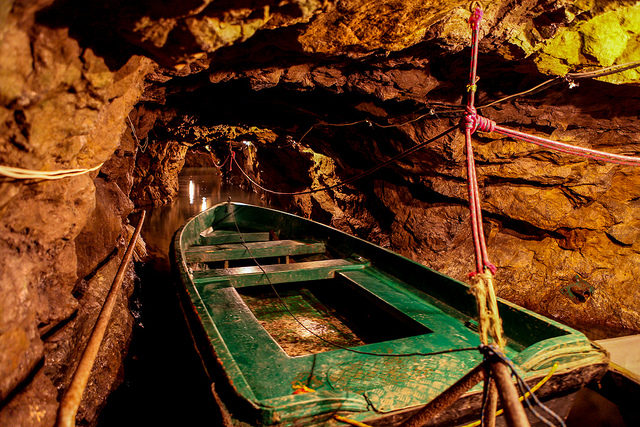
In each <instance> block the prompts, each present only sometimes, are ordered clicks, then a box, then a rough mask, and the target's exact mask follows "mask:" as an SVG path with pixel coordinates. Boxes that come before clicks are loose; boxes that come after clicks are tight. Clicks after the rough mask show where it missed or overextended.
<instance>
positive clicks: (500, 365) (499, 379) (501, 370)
mask: <svg viewBox="0 0 640 427" xmlns="http://www.w3.org/2000/svg"><path fill="white" fill-rule="evenodd" d="M490 364H491V371H492V372H493V378H494V379H495V381H496V385H497V388H498V393H499V394H500V402H502V407H503V408H504V414H505V417H506V418H507V424H508V425H509V426H511V427H530V424H529V419H528V418H527V414H526V413H525V412H524V408H523V407H522V403H521V402H520V400H519V399H518V392H517V391H516V386H515V385H514V384H513V382H512V381H511V374H510V373H509V368H508V367H507V365H505V364H504V362H502V361H491V362H490Z"/></svg>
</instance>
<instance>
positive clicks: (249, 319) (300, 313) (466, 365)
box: [172, 203, 607, 425]
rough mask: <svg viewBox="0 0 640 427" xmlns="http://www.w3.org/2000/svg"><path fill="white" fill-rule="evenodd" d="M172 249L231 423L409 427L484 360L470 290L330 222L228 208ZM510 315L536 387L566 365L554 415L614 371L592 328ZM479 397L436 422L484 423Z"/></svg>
mask: <svg viewBox="0 0 640 427" xmlns="http://www.w3.org/2000/svg"><path fill="white" fill-rule="evenodd" d="M172 253H173V256H174V262H175V267H176V271H177V272H178V273H179V276H180V279H181V284H182V286H181V288H182V291H184V292H182V306H183V308H184V309H185V314H186V317H187V320H188V324H189V325H190V329H191V332H192V334H193V338H194V341H195V343H196V347H197V349H198V352H199V354H200V356H201V358H202V360H203V361H204V365H205V368H206V370H207V372H208V374H209V375H210V377H211V382H212V384H213V386H212V390H214V395H215V396H216V400H217V401H218V403H219V404H220V406H221V408H222V410H223V414H224V417H223V419H224V420H226V421H225V422H227V423H232V424H234V425H245V424H248V425H323V424H334V423H335V424H339V422H338V421H336V420H335V418H334V416H335V415H341V416H345V417H348V418H350V419H352V420H357V421H360V422H365V423H367V424H371V425H391V424H398V423H401V422H402V421H403V420H405V419H407V418H408V417H410V416H411V415H412V413H414V412H415V411H417V410H418V409H419V408H420V407H421V406H423V405H425V404H426V403H427V402H429V401H431V400H432V399H433V398H434V397H436V396H437V395H439V394H440V393H442V392H443V391H444V390H446V389H447V387H449V386H450V385H451V384H453V383H454V382H455V381H457V380H458V379H460V378H461V377H462V376H463V375H464V374H465V373H467V372H469V371H470V370H471V369H473V368H474V367H475V366H477V365H478V364H479V363H481V361H482V356H481V354H480V353H479V352H478V351H477V350H476V349H473V347H477V346H478V345H479V337H478V334H477V323H476V321H475V320H474V317H475V315H476V305H475V300H474V297H473V296H472V295H471V294H470V292H469V289H468V286H467V285H466V284H464V283H461V282H459V281H456V280H454V279H452V278H450V277H447V276H444V275H442V274H440V273H438V272H436V271H433V270H431V269H429V268H426V267H425V266H423V265H420V264H418V263H416V262H413V261H411V260H409V259H407V258H404V257H402V256H400V255H397V254H395V253H393V252H390V251H388V250H386V249H383V248H381V247H378V246H376V245H373V244H371V243H368V242H366V241H363V240H361V239H358V238H355V237H352V236H349V235H347V234H345V233H343V232H340V231H338V230H336V229H334V228H331V227H328V226H326V225H322V224H319V223H317V222H313V221H310V220H308V219H304V218H301V217H298V216H295V215H291V214H288V213H285V212H280V211H277V210H273V209H268V208H263V207H257V206H251V205H245V204H239V203H222V204H219V205H216V206H214V207H212V208H210V209H208V210H206V211H204V212H202V213H200V214H199V215H197V216H195V217H193V218H192V219H190V220H189V221H188V222H187V223H186V224H185V225H184V226H183V227H182V228H181V229H180V230H178V232H177V233H176V236H175V239H174V242H173V251H172ZM256 261H257V262H256ZM258 263H259V264H258ZM276 292H277V293H276ZM499 309H500V313H501V317H502V319H503V323H504V330H505V335H506V336H507V339H508V346H507V348H506V349H505V353H506V355H507V356H508V357H509V358H510V359H511V360H513V362H514V363H515V364H516V366H517V369H518V370H519V371H520V373H521V374H522V376H523V377H524V378H525V380H526V381H527V382H528V383H530V384H532V385H533V384H535V383H537V382H538V381H539V380H540V379H541V378H543V377H545V375H546V374H547V373H549V371H550V369H552V367H553V365H554V364H556V363H557V364H558V367H557V371H556V372H555V374H554V375H553V376H552V377H551V379H549V380H548V381H547V382H546V383H545V384H544V385H543V386H542V387H541V388H540V390H539V391H537V392H536V394H537V395H538V396H539V397H540V398H541V399H543V400H547V401H550V402H552V404H553V402H558V403H557V404H556V406H555V408H556V409H558V408H559V407H561V406H562V405H564V406H568V405H567V404H566V402H564V400H563V399H565V398H566V397H567V396H569V395H570V394H571V393H573V392H575V391H577V390H578V389H580V388H581V387H582V386H583V385H584V384H585V383H587V382H590V381H592V380H594V379H598V378H600V377H601V376H602V375H603V374H604V372H605V371H606V367H607V356H606V352H605V351H604V350H602V349H600V348H598V347H596V346H595V345H593V344H592V343H591V342H590V341H589V340H588V339H587V338H586V337H585V336H584V335H583V334H582V333H580V332H578V331H575V330H573V329H571V328H569V327H567V326H564V325H562V324H560V323H558V322H555V321H553V320H550V319H547V318H545V317H543V316H540V315H538V314H535V313H533V312H531V311H528V310H526V309H523V308H521V307H518V306H516V305H514V304H511V303H509V302H507V301H504V300H500V301H499ZM465 348H472V349H468V350H462V351H455V352H444V353H439V354H428V353H433V352H442V351H449V350H457V349H465ZM370 353H375V354H376V355H374V354H370ZM412 353H420V355H412V356H406V354H412ZM398 354H405V356H394V355H398ZM481 394H482V393H481V386H480V385H478V386H476V387H475V388H473V389H472V390H470V392H468V393H467V394H466V395H465V396H464V397H463V398H462V399H460V400H459V401H458V402H456V404H454V406H453V407H451V408H450V409H449V410H447V411H446V412H445V413H443V414H441V415H440V416H438V417H437V418H436V419H435V420H434V421H433V423H434V424H445V425H453V424H456V423H462V422H465V421H467V420H473V419H474V417H477V415H478V412H479V407H480V404H481ZM563 402H564V403H563ZM552 406H553V405H552ZM567 410H568V407H567Z"/></svg>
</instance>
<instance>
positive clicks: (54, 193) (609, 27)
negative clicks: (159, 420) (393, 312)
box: [0, 0, 640, 425]
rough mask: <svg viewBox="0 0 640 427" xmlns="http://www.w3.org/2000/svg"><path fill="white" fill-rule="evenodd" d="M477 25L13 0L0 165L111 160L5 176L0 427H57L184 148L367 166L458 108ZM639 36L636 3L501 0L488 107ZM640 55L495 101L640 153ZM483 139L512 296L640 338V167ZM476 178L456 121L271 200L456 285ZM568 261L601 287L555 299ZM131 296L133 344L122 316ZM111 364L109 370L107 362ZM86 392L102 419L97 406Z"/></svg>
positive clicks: (453, 11) (253, 162) (323, 167)
mask: <svg viewBox="0 0 640 427" xmlns="http://www.w3.org/2000/svg"><path fill="white" fill-rule="evenodd" d="M468 17H469V4H468V2H456V1H432V2H424V1H413V0H404V1H401V0H386V1H375V2H374V1H364V0H344V1H333V0H326V1H319V0H283V1H277V2H275V1H270V0H240V1H228V0H217V1H211V0H182V1H179V2H178V1H164V2H158V1H152V0H141V1H138V2H131V1H124V0H101V1H95V2H90V3H87V2H81V1H79V0H59V1H52V0H9V1H4V2H2V3H1V4H0V118H1V119H2V120H0V129H1V130H0V141H1V142H0V160H1V164H2V165H8V166H17V167H22V168H29V169H35V170H54V169H69V168H75V167H87V168H88V167H93V166H96V165H99V164H100V163H102V162H105V163H104V165H103V166H102V168H101V170H100V173H99V174H97V175H96V174H95V173H94V174H92V175H83V176H80V177H75V178H69V179H66V180H60V181H51V182H41V181H32V182H16V181H11V180H4V181H2V182H0V190H1V191H0V215H1V216H2V220H1V221H0V227H2V232H1V233H0V256H2V259H3V261H2V265H1V267H2V268H0V355H1V356H0V400H3V401H4V402H5V403H4V404H3V405H4V406H3V408H2V409H1V410H0V424H4V423H8V424H15V423H16V422H15V420H17V419H21V418H20V417H26V418H24V419H27V418H28V419H31V418H29V417H32V418H33V417H34V415H33V414H34V413H37V414H39V415H38V417H36V418H38V421H37V423H36V422H35V421H34V424H35V425H50V423H51V422H52V421H51V420H52V419H54V418H52V417H55V409H56V407H57V393H58V392H59V390H61V389H63V388H64V387H65V384H67V383H68V375H69V372H68V370H69V368H68V366H72V365H73V363H74V362H73V360H74V359H73V355H72V354H73V351H72V349H70V348H68V347H65V345H64V343H66V342H73V343H76V344H77V345H80V344H81V339H80V338H79V337H82V336H83V332H82V331H83V330H84V329H83V328H85V327H86V325H85V324H84V323H83V322H84V320H83V319H85V320H86V318H87V317H90V316H89V315H88V314H87V310H88V309H89V308H90V307H92V304H94V303H93V302H92V301H93V299H92V298H93V297H94V296H95V295H97V294H99V293H100V291H97V290H96V291H95V292H93V291H88V290H87V289H91V286H93V285H87V283H94V282H90V281H91V280H97V279H92V277H93V278H95V277H98V276H95V273H96V271H103V270H101V269H105V270H104V271H107V270H109V269H110V268H111V267H110V266H111V264H110V262H111V261H109V260H111V258H109V257H110V256H112V255H110V254H113V253H114V252H113V250H114V248H116V245H117V243H118V241H119V238H120V236H121V235H125V234H126V232H123V221H125V218H126V217H127V215H128V213H129V212H130V211H131V209H132V208H133V204H132V201H133V202H134V203H135V204H137V205H138V206H148V205H154V204H155V205H158V204H161V203H165V202H166V201H167V200H169V199H170V198H171V197H172V196H173V195H174V194H175V191H176V175H177V173H178V172H179V170H180V169H181V168H182V164H183V162H184V158H185V155H186V153H187V152H188V151H189V149H190V148H191V149H192V150H196V149H201V148H202V147H204V146H209V148H210V149H211V150H212V151H213V153H214V155H215V156H217V158H218V159H220V160H222V159H223V158H224V157H225V156H226V155H228V152H229V147H231V148H232V149H234V150H235V151H236V152H237V153H238V154H237V158H238V161H239V163H240V164H241V165H242V166H243V167H244V168H245V169H246V170H247V171H248V172H249V173H250V174H251V175H252V176H253V177H254V178H255V179H256V180H258V181H259V182H261V183H262V184H263V185H265V186H266V187H269V188H277V189H284V190H285V191H294V190H300V189H305V188H309V187H311V186H322V185H327V184H333V183H336V182H339V180H341V179H345V178H346V177H349V176H352V175H354V174H357V173H358V172H361V171H363V170H366V169H367V168H369V167H371V166H372V165H375V164H378V163H380V162H382V161H385V160H387V159H388V158H390V157H391V156H393V155H395V154H397V153H399V152H400V151H402V150H403V149H406V148H408V147H410V146H412V145H414V144H416V143H419V142H422V141H424V140H426V139H428V138H429V137H431V136H433V135H435V134H437V133H439V132H441V131H442V130H444V129H446V128H448V127H449V126H451V125H453V124H455V123H457V122H458V121H459V119H460V113H459V107H458V105H460V104H461V102H462V100H463V95H464V90H465V85H466V83H467V82H466V79H467V69H468V50H467V47H468V45H469V30H468V24H467V19H468ZM639 34H640V4H638V2H631V1H592V0H591V1H590V0H581V1H563V0H556V1H553V0H525V1H497V2H487V5H486V10H485V15H484V21H483V25H482V29H481V33H480V36H481V39H480V59H479V75H480V78H481V80H480V81H479V82H478V86H479V92H478V96H479V104H480V105H482V104H487V103H489V102H490V101H493V100H495V99H499V98H501V97H504V96H505V95H508V94H512V93H517V92H520V91H523V90H525V89H528V88H530V87H533V86H535V85H536V84H539V83H541V82H543V81H544V80H546V79H547V78H550V77H554V76H564V75H565V74H566V73H567V72H574V71H583V70H591V69H595V68H602V67H608V66H611V65H615V64H620V63H626V62H630V61H638V60H640V46H639V43H640V36H639ZM639 70H640V69H639V68H635V69H630V70H626V71H624V72H622V73H616V74H612V75H609V76H605V77H602V78H599V79H598V80H581V81H579V82H569V81H564V80H562V79H558V80H557V81H555V82H554V83H556V84H554V85H550V86H549V87H547V88H546V90H544V91H540V92H538V93H531V94H529V96H527V97H520V98H516V99H511V100H509V101H508V102H503V103H499V104H496V105H493V106H490V107H487V108H486V109H484V110H483V114H484V115H485V116H487V117H490V118H492V119H493V120H495V121H497V122H498V123H502V124H505V125H508V126H510V127H513V128H517V129H520V130H523V131H527V132H531V133H537V134H541V135H544V136H547V137H551V138H554V139H556V140H560V141H566V142H571V143H576V144H580V145H584V146H588V147H592V148H596V149H599V150H603V151H611V152H616V153H620V154H628V155H636V156H638V155H640V139H639V137H638V135H640V119H639V118H638V111H640V85H639V82H640V71H639ZM576 83H578V86H577V87H576V86H575V84H576ZM350 122H358V124H356V125H353V126H330V125H329V124H343V123H350ZM312 126H313V129H312V130H311V131H310V132H307V131H308V130H309V129H310V127H312ZM132 129H133V130H134V131H135V132H132ZM303 136H304V137H303ZM241 141H251V143H252V144H251V146H250V147H246V146H245V145H244V144H242V143H241ZM474 141H475V146H476V157H477V161H478V175H479V179H480V190H481V198H482V203H483V209H484V211H485V212H484V214H485V222H486V224H485V231H486V233H487V238H488V245H489V251H490V254H491V257H492V259H493V262H494V263H495V264H497V265H498V267H499V272H498V275H497V284H498V292H499V295H500V296H502V297H504V298H507V299H509V300H511V301H513V302H516V303H518V304H521V305H524V306H526V307H528V308H531V309H533V310H536V311H538V312H540V313H543V314H546V315H549V316H552V317H554V318H556V319H559V320H561V321H563V322H567V323H569V324H570V325H573V326H577V327H581V328H586V329H590V330H591V331H593V334H594V336H595V335H598V333H597V329H598V328H603V329H606V330H607V331H609V332H607V333H611V332H610V331H611V330H616V331H635V332H637V331H639V330H640V311H639V310H638V307H640V291H638V288H637V285H636V284H637V281H638V278H640V173H639V172H638V171H637V170H635V169H633V168H631V167H626V166H615V165H609V164H604V163H599V162H595V161H588V160H585V159H582V158H574V157H569V156H566V155H563V154H559V153H554V152H551V151H548V150H545V149H542V148H540V147H537V146H532V145H528V144H524V143H518V142H515V141H513V140H510V139H507V138H503V137H499V136H497V135H493V134H486V133H484V134H483V133H479V134H476V135H475V137H474ZM243 147H244V148H243ZM143 151H144V152H143ZM293 165H295V167H294V166H293ZM234 173H235V175H233V174H232V176H231V177H230V178H231V179H232V180H234V182H236V183H238V184H240V183H242V185H245V186H246V185H247V183H246V182H244V181H243V180H242V178H241V176H240V175H239V174H238V171H237V170H235V172H234ZM464 179H465V173H464V152H463V138H461V136H460V134H459V133H457V134H452V135H451V136H448V137H445V138H442V139H441V140H438V141H436V142H434V143H433V144H430V145H429V146H427V147H426V148H425V149H423V150H421V151H420V152H418V153H416V154H415V155H413V156H411V157H407V158H404V159H402V160H401V161H399V162H396V163H395V164H394V165H392V166H391V167H388V168H385V169H383V170H381V171H379V172H377V173H376V174H374V175H371V176H369V177H367V178H366V179H364V180H362V181H359V182H358V183H355V184H353V185H350V186H348V187H342V188H339V189H335V190H333V191H330V192H321V193H315V194H314V195H305V196H296V197H275V196H269V195H264V197H265V198H266V199H268V200H269V201H270V202H271V203H273V204H274V205H277V206H282V207H285V208H287V209H290V210H292V211H295V212H297V213H301V214H304V215H308V216H312V217H314V218H316V219H319V220H321V221H324V222H327V223H331V224H333V225H334V226H336V227H339V228H341V229H343V230H347V231H349V232H351V233H354V234H356V235H358V236H361V237H363V238H367V239H369V240H372V241H374V242H376V243H379V244H381V245H383V246H386V247H390V248H391V249H394V250H397V251H400V252H401V253H403V254H405V255H407V256H410V257H412V258H414V259H416V260H419V261H420V262H423V263H425V264H427V265H429V266H431V267H433V268H436V269H438V270H441V271H443V272H445V273H447V274H450V275H452V276H454V277H456V278H459V279H461V280H464V279H465V277H466V274H467V273H468V272H469V271H470V270H471V269H472V265H473V254H472V244H471V241H470V230H469V225H468V218H469V215H468V212H467V208H466V190H465V182H464ZM116 252H117V251H116ZM107 261H109V262H107ZM105 274H106V273H105ZM576 276H579V277H581V278H582V279H581V280H586V281H587V282H588V283H589V284H591V285H592V286H593V287H594V292H593V295H591V296H590V297H589V298H587V299H586V301H584V302H579V301H575V300H572V299H570V298H567V297H566V296H564V294H563V293H562V290H563V289H564V288H565V287H566V286H570V285H571V284H572V283H573V282H574V281H576ZM99 277H102V276H99ZM84 279H86V280H84ZM103 281H104V280H103ZM105 282H108V281H105ZM107 285H108V283H107V284H106V285H105V286H107ZM88 286H89V287H88ZM95 286H98V287H99V284H96V285H95ZM96 289H98V288H96ZM94 294H95V295H94ZM94 305H95V304H94ZM124 307H126V304H125V303H123V305H122V314H121V316H122V317H121V322H120V324H121V328H120V329H119V331H120V335H116V336H115V337H114V338H113V339H114V342H117V343H118V345H119V346H121V347H119V348H124V346H126V341H127V340H126V338H125V337H126V336H127V334H128V332H127V331H130V328H131V320H130V317H127V314H126V310H125V308H124ZM74 313H76V314H74ZM69 319H72V320H69ZM127 319H128V320H127ZM51 331H54V332H55V333H54V332H51ZM74 337H75V338H74ZM76 341H77V342H76ZM114 348H118V347H114ZM43 360H44V362H43ZM112 365H113V366H111V365H109V366H111V368H110V369H111V370H110V371H109V372H110V373H108V374H105V375H106V376H105V378H107V377H108V378H111V379H114V378H115V377H116V375H117V371H118V364H117V363H116V364H112ZM39 366H44V370H42V369H40V368H39ZM105 366H107V365H105ZM34 372H36V373H37V374H36V375H35V377H31V378H35V379H33V381H32V382H31V383H28V385H27V386H24V383H23V386H22V387H23V389H21V390H22V391H20V392H19V393H17V392H16V391H15V390H16V386H17V385H18V384H20V383H21V382H23V380H24V379H25V378H27V377H29V375H30V374H31V375H33V373H34ZM109 375H110V376H109ZM109 381H111V380H108V381H107V380H104V381H103V382H102V384H107V385H105V386H104V387H102V388H103V389H104V391H99V390H97V389H96V391H95V393H96V394H95V400H96V401H100V399H103V398H104V395H105V394H106V392H107V391H108V389H109V387H111V386H110V385H108V384H113V383H115V380H113V382H109ZM101 393H102V394H101ZM7 402H8V403H7ZM25 402H27V403H28V402H31V404H35V403H33V402H36V403H37V404H38V405H40V406H38V408H40V409H39V411H42V412H37V411H36V412H33V411H30V410H29V406H28V404H27V403H25ZM87 405H88V406H87V407H86V408H85V409H84V410H81V414H84V415H82V416H84V417H85V419H86V420H89V421H90V420H92V419H95V416H96V413H97V412H96V411H97V408H98V407H99V406H100V403H94V404H93V406H91V404H87ZM83 411H84V412H83ZM3 417H4V418H3Z"/></svg>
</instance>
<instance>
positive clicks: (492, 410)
mask: <svg viewBox="0 0 640 427" xmlns="http://www.w3.org/2000/svg"><path fill="white" fill-rule="evenodd" d="M488 368H489V367H488V366H487V369H485V371H484V374H485V376H484V386H485V388H486V387H489V390H488V391H487V393H488V395H487V404H486V407H485V408H484V413H482V414H480V416H481V417H482V424H483V425H484V426H486V427H495V426H496V409H497V408H498V389H497V388H496V382H495V380H494V379H493V378H491V373H490V370H489V369H488Z"/></svg>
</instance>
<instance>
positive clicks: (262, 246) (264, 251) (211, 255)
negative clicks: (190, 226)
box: [185, 240, 326, 262]
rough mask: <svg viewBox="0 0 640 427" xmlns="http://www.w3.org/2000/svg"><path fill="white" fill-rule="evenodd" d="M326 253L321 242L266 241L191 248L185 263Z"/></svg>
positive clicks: (186, 255)
mask: <svg viewBox="0 0 640 427" xmlns="http://www.w3.org/2000/svg"><path fill="white" fill-rule="evenodd" d="M325 251H326V248H325V245H324V243H322V242H301V241H298V240H268V241H266V242H248V243H246V247H245V245H243V244H241V243H225V244H221V245H208V246H192V247H190V248H189V249H187V250H186V254H185V258H186V261H187V262H213V261H228V260H234V259H249V258H252V257H255V258H266V257H280V256H287V255H311V254H321V253H324V252H325Z"/></svg>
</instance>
